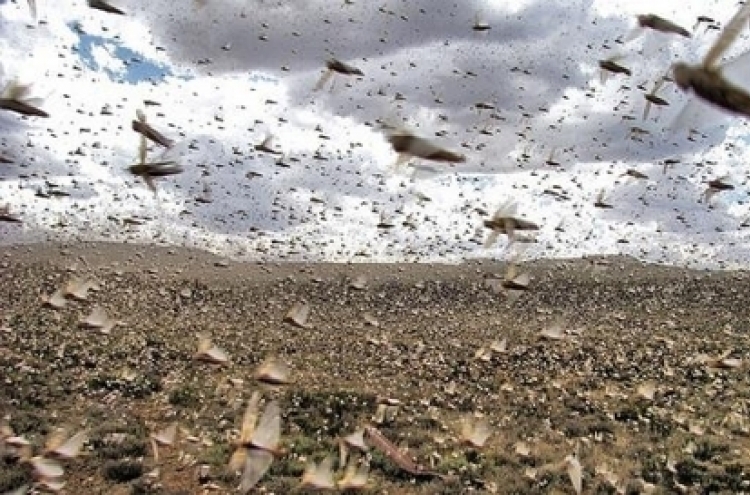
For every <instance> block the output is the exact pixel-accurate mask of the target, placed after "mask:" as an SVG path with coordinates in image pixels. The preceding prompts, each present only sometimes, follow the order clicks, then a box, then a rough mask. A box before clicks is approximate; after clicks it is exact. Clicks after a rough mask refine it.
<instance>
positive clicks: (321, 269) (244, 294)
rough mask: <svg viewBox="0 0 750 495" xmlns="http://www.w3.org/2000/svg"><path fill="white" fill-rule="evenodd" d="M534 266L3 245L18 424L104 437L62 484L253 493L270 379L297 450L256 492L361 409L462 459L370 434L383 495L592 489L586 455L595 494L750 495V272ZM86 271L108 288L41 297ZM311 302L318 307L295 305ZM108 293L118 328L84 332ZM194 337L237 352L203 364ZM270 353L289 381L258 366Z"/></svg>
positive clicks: (390, 428) (1, 286)
mask: <svg viewBox="0 0 750 495" xmlns="http://www.w3.org/2000/svg"><path fill="white" fill-rule="evenodd" d="M522 268H523V269H524V270H528V272H529V273H530V275H531V283H530V285H529V287H528V290H525V291H520V290H519V291H509V290H506V289H498V288H497V287H498V284H497V283H496V281H495V282H494V283H493V282H492V278H493V277H496V276H502V275H503V273H504V267H503V266H502V264H497V263H494V262H489V261H486V262H472V263H470V264H465V265H427V264H421V265H415V264H400V265H394V264H382V265H375V264H367V265H365V264H352V265H346V264H339V265H330V264H253V263H239V262H234V261H228V260H223V259H221V258H218V257H214V256H212V255H209V254H206V253H201V252H197V251H188V250H182V249H168V248H161V247H154V246H150V247H147V246H131V245H119V244H112V245H108V244H83V245H49V244H48V245H33V246H15V247H3V248H0V424H2V423H3V422H5V423H7V424H8V425H9V426H10V427H11V428H12V430H13V432H14V434H15V435H22V436H24V437H25V438H26V439H28V440H29V441H30V442H31V443H32V445H33V447H34V449H35V452H39V451H40V449H42V448H43V446H44V444H45V439H46V438H47V436H48V435H49V434H50V433H51V432H52V431H53V430H54V429H55V428H57V427H66V428H67V429H68V431H70V432H71V433H73V432H75V431H78V430H81V429H85V430H86V431H87V432H88V441H87V442H86V444H85V446H84V449H83V452H82V454H81V455H80V456H78V457H77V458H74V459H70V460H64V461H62V464H63V466H64V468H65V475H64V479H65V481H66V485H65V487H64V488H63V489H62V490H61V492H60V493H66V494H80V493H86V494H98V493H101V494H105V493H106V494H130V493H132V494H148V493H154V494H197V493H204V492H205V493H237V486H238V483H239V476H238V475H237V474H236V473H234V472H232V471H231V470H230V469H228V467H227V464H228V460H229V458H230V456H231V454H232V451H233V449H234V447H233V444H232V438H234V437H236V435H237V430H238V428H239V427H240V423H241V421H242V416H243V412H244V408H245V405H246V404H247V401H248V399H249V398H250V396H251V394H252V393H253V391H255V390H261V391H262V393H263V394H264V397H266V398H268V399H269V400H270V399H273V398H275V399H277V400H278V401H279V403H280V405H281V412H282V435H281V447H282V448H283V449H284V451H285V453H284V454H283V455H281V456H280V457H278V458H277V459H275V460H274V462H273V464H272V466H271V468H270V470H269V471H268V473H267V474H266V475H265V476H264V477H263V478H262V479H261V481H260V483H259V484H258V486H257V487H256V488H255V489H254V490H255V492H257V493H276V494H284V493H290V492H291V491H292V490H295V489H296V488H295V487H297V486H298V484H299V481H300V478H301V475H302V473H303V471H304V469H305V465H306V464H307V462H308V461H309V460H316V461H319V460H321V459H323V458H324V457H326V456H329V455H330V456H332V457H334V458H338V453H339V447H338V445H339V444H338V439H339V438H341V437H342V436H344V435H348V434H350V433H352V432H353V431H355V429H357V428H358V427H362V426H365V425H377V428H378V429H379V430H380V431H381V432H382V433H383V435H385V436H386V437H387V438H389V439H390V440H391V441H392V442H393V443H394V444H396V445H397V446H399V448H400V449H401V450H402V451H403V452H405V453H407V454H408V455H409V456H411V457H412V458H414V459H416V460H417V461H418V462H419V463H420V464H422V465H424V466H427V467H428V468H429V469H430V470H432V471H435V472H437V473H440V474H442V475H445V476H444V477H415V476H414V475H412V474H409V473H408V472H405V471H404V470H402V469H401V468H399V467H398V466H397V465H396V464H395V463H394V462H393V461H392V460H391V459H390V458H388V457H387V456H386V455H384V454H383V453H382V452H380V451H379V450H377V449H374V448H371V449H370V450H369V451H368V453H366V454H365V458H366V459H367V461H368V462H369V466H370V480H369V482H368V486H367V488H366V489H365V490H364V492H365V493H388V494H402V493H403V494H406V493H416V494H441V493H445V494H457V493H500V494H505V493H576V492H575V488H574V485H573V481H572V479H571V478H572V477H571V475H570V474H569V471H570V469H569V468H570V465H571V462H570V459H571V457H568V456H575V459H577V461H578V462H579V463H580V465H581V467H582V492H583V493H675V492H683V493H740V492H746V493H748V492H750V418H748V414H749V413H750V402H749V398H750V378H749V377H748V371H747V353H748V349H749V346H750V340H749V336H750V327H749V325H748V321H750V300H749V299H748V296H747V294H749V293H750V273H748V272H711V273H709V272H696V271H688V270H683V269H678V268H667V267H657V266H649V265H644V264H642V263H639V262H637V261H634V260H631V259H625V258H597V259H584V260H573V261H539V262H529V263H526V264H524V265H523V267H522ZM74 277H82V278H84V279H92V280H95V281H96V282H97V283H98V285H99V289H98V290H93V291H91V292H90V293H89V294H88V297H87V298H86V300H80V301H79V300H73V299H69V300H68V301H67V304H66V305H65V307H64V308H62V309H53V308H50V307H45V306H44V304H43V297H44V296H47V295H50V294H52V293H54V292H55V291H56V290H57V289H58V288H60V287H61V286H63V285H64V284H65V283H66V282H67V281H69V280H70V279H72V278H74ZM302 302H304V303H307V304H308V305H309V308H310V317H309V320H308V325H307V326H306V327H299V326H295V325H293V324H290V323H287V322H285V321H283V320H284V316H285V314H286V313H287V311H288V310H289V309H290V307H292V305H294V304H295V303H302ZM95 306H101V307H102V308H104V309H105V310H106V312H107V313H108V314H109V315H111V316H113V317H114V318H116V319H118V320H121V324H119V325H117V326H115V327H114V328H113V329H112V330H111V332H110V333H109V334H104V333H102V332H100V331H98V330H96V329H87V328H81V327H80V326H79V321H80V320H81V319H83V318H85V317H86V316H87V315H88V314H89V313H90V312H91V310H92V308H94V307H95ZM197 334H205V335H208V336H210V337H211V340H212V342H213V343H214V344H216V345H217V346H218V347H220V348H221V349H223V350H224V351H225V352H226V353H227V354H228V356H229V359H230V361H229V363H228V364H226V365H224V366H215V365H210V364H206V363H202V362H199V361H196V360H194V359H193V356H194V354H195V352H196V350H197V337H196V335H197ZM543 334H545V335H543ZM270 356H275V357H277V358H278V359H280V360H282V361H283V362H285V363H286V364H287V365H288V366H289V367H290V369H291V380H292V382H291V383H290V384H287V385H281V386H275V387H270V386H267V385H263V384H261V383H258V381H257V380H255V378H254V374H255V371H256V369H257V368H258V365H260V364H261V363H262V362H263V361H264V360H266V359H267V358H268V357H270ZM386 403H389V404H395V405H392V406H390V410H389V412H390V413H391V414H387V415H386V416H387V417H386V418H385V420H383V421H381V422H377V421H376V420H377V419H382V418H375V416H376V411H377V409H378V404H386ZM382 408H383V406H381V409H382ZM477 416H482V417H484V418H485V419H486V421H487V422H488V423H489V425H490V431H491V435H490V436H489V438H488V439H487V441H486V443H485V444H484V445H483V446H481V447H479V446H476V445H469V444H467V443H466V442H462V441H461V439H462V437H463V435H462V427H461V425H462V424H463V423H462V422H464V421H467V418H470V417H477ZM173 421H179V425H180V432H179V434H178V440H177V442H176V444H175V445H172V446H171V447H163V448H162V449H161V450H160V454H161V455H160V458H159V460H158V461H157V460H156V459H155V458H154V456H153V454H152V451H151V447H150V444H149V435H150V434H151V433H153V432H156V431H159V430H161V429H163V428H165V427H166V426H168V425H169V424H170V423H172V422H173ZM2 450H5V452H4V453H3V455H2V457H0V493H5V492H7V491H12V490H14V489H16V488H18V487H20V486H23V485H25V484H29V483H31V481H32V473H31V469H30V467H29V465H28V464H27V463H24V462H20V461H19V460H18V458H17V456H15V455H13V452H12V451H9V450H8V449H7V448H0V451H2ZM566 458H567V459H568V461H566ZM202 466H204V467H202ZM205 466H207V467H205ZM199 471H200V475H199ZM304 492H305V490H300V491H299V492H298V493H304Z"/></svg>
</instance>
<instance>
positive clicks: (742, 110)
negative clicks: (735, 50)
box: [672, 3, 750, 117]
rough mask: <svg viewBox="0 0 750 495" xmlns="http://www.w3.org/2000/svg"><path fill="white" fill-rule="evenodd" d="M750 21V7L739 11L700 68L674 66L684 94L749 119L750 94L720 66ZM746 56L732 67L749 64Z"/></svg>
mask: <svg viewBox="0 0 750 495" xmlns="http://www.w3.org/2000/svg"><path fill="white" fill-rule="evenodd" d="M748 19H750V3H748V4H746V5H743V6H742V7H740V9H739V10H738V11H737V13H736V14H735V15H734V17H733V18H732V19H731V20H730V21H729V23H727V25H726V26H725V27H724V30H723V31H722V32H721V34H720V35H719V38H718V39H717V40H716V41H715V42H714V44H713V46H711V48H710V49H709V50H708V52H707V53H706V56H705V57H704V58H703V62H702V63H701V64H699V65H689V64H687V63H685V62H677V63H675V64H673V65H672V77H673V78H674V82H675V84H677V87H679V88H680V89H681V90H683V91H685V92H690V91H692V92H693V93H695V95H697V96H698V97H699V98H701V99H702V100H704V101H706V102H708V103H710V104H712V105H714V106H717V107H719V108H721V109H723V110H726V111H727V112H730V113H733V114H736V115H741V116H744V117H750V94H748V92H747V91H746V90H744V89H743V88H741V87H739V86H737V85H736V84H734V83H732V82H730V81H729V80H727V79H726V77H725V76H724V74H723V69H726V68H727V64H725V65H724V66H723V67H722V66H720V65H719V61H720V60H721V57H722V56H723V55H724V53H725V52H726V51H727V49H728V48H729V47H730V46H731V45H732V43H734V41H735V40H736V39H737V37H739V35H740V33H741V32H742V30H743V29H744V28H745V25H746V24H747V22H748ZM749 53H750V52H749ZM747 54H748V53H746V54H745V55H747ZM745 55H742V56H740V57H738V58H736V59H734V60H733V61H732V62H731V64H732V65H733V66H734V65H736V64H737V63H740V62H745V63H746V62H747V60H746V59H745Z"/></svg>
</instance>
